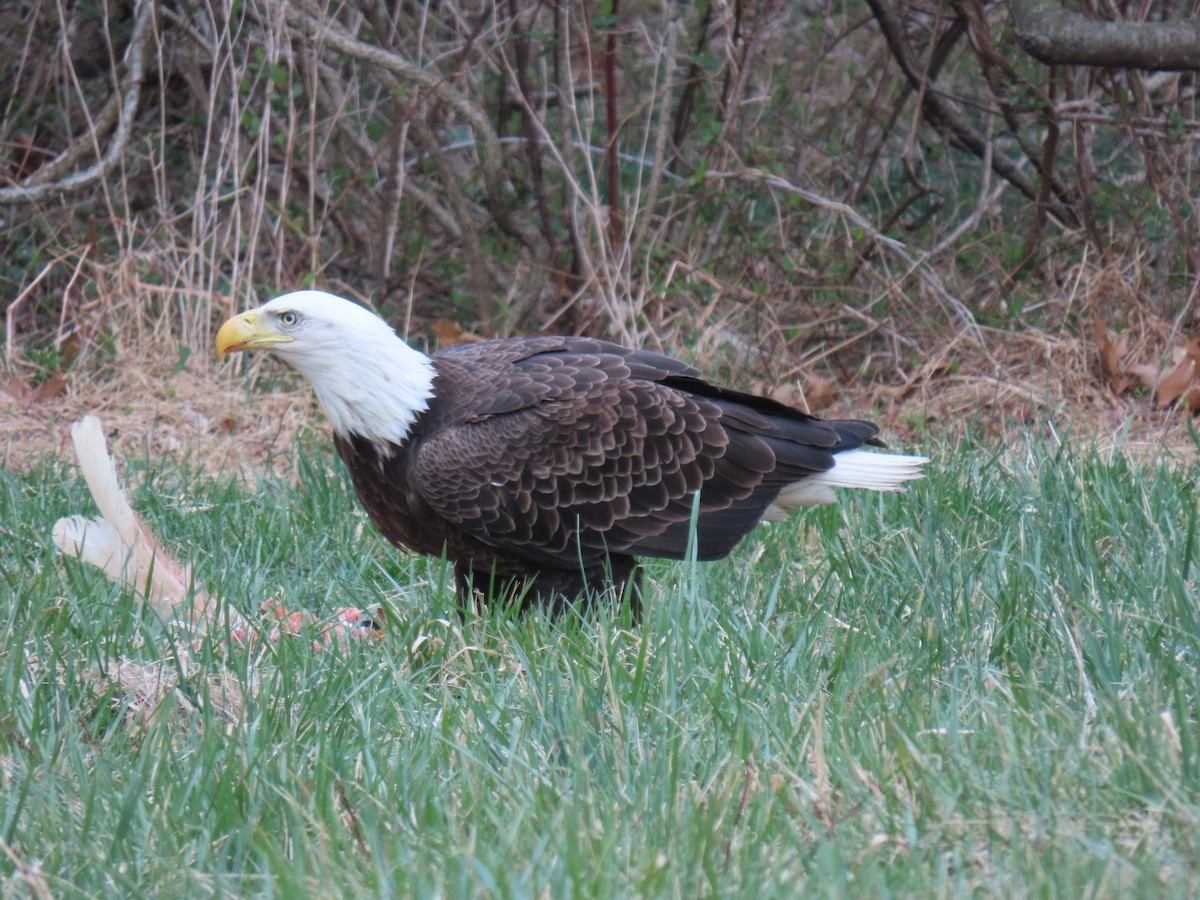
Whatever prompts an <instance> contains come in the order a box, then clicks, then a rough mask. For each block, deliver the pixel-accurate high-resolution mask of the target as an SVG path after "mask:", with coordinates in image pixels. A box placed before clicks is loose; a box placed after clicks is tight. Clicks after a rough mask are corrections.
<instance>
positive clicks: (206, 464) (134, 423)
mask: <svg viewBox="0 0 1200 900" xmlns="http://www.w3.org/2000/svg"><path fill="white" fill-rule="evenodd" d="M198 357H200V354H196V355H195V356H194V357H192V361H191V362H189V364H188V365H186V366H183V367H180V366H179V365H178V364H177V363H178V359H179V354H178V352H177V349H175V348H169V349H166V350H164V351H163V352H161V353H156V352H154V351H151V352H150V353H149V354H147V353H144V352H143V353H141V354H139V355H138V357H137V358H136V359H134V358H123V357H121V356H118V358H117V359H116V360H114V361H113V364H111V365H106V366H105V367H104V370H103V371H98V370H91V371H88V370H86V369H78V368H77V369H75V370H73V371H71V372H70V373H69V374H68V375H66V376H65V377H63V380H62V383H61V386H59V387H57V389H56V390H54V391H53V394H52V395H51V396H46V393H47V392H45V391H41V392H39V389H40V387H41V386H40V385H39V386H30V384H29V382H28V381H26V380H24V379H23V378H21V376H20V375H13V376H9V377H8V379H7V380H4V379H0V455H2V458H3V461H4V464H5V465H6V466H8V467H10V468H12V469H16V470H26V469H28V468H29V467H31V466H32V465H34V464H36V463H37V462H38V461H40V460H42V459H44V458H45V457H47V456H61V457H63V458H65V459H71V458H72V457H73V451H72V449H71V434H70V430H71V425H72V423H74V422H75V421H77V420H78V419H80V418H82V417H83V416H85V415H88V414H92V415H95V416H98V417H99V418H100V420H101V422H102V423H103V425H104V430H105V433H106V435H107V437H108V439H109V442H110V444H111V446H112V450H113V454H114V457H115V458H116V459H118V460H123V459H128V458H131V457H149V458H151V459H155V458H160V457H169V458H186V459H187V460H188V461H189V462H190V463H191V464H193V465H195V466H196V467H198V468H200V469H201V470H203V471H205V472H208V473H210V474H213V475H234V476H236V477H239V478H242V477H248V476H250V475H252V474H253V473H254V472H259V471H264V470H268V469H269V470H273V471H275V472H277V473H280V474H283V473H286V472H287V471H288V469H289V467H290V460H291V448H292V446H293V443H294V441H295V439H296V436H297V434H298V433H299V432H300V431H302V430H303V429H305V428H313V427H317V428H319V427H320V424H319V422H318V418H319V411H318V409H317V405H316V401H315V399H314V397H313V394H312V391H311V390H310V389H309V388H308V387H307V385H305V384H302V383H301V382H300V381H299V380H298V379H296V378H294V377H292V376H291V375H290V373H289V374H288V375H286V376H281V377H280V378H278V379H276V381H279V382H280V385H279V386H275V387H273V389H271V390H265V391H264V390H256V389H255V388H254V387H253V385H254V384H255V382H256V381H257V379H256V378H254V377H253V376H252V377H250V378H246V377H243V376H240V375H238V374H237V373H236V371H235V369H234V365H236V363H230V364H228V365H225V366H219V365H218V364H217V363H216V361H215V360H214V361H212V362H211V363H209V362H207V361H200V362H197V361H195V360H196V358H198ZM273 374H279V373H273ZM45 383H46V382H43V383H42V384H43V385H44V384H45Z"/></svg>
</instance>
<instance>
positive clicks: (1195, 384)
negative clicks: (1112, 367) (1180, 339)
mask: <svg viewBox="0 0 1200 900" xmlns="http://www.w3.org/2000/svg"><path fill="white" fill-rule="evenodd" d="M1171 363H1172V364H1171V365H1170V366H1168V367H1164V368H1160V367H1159V366H1155V365H1151V364H1149V363H1139V364H1136V365H1131V366H1127V367H1126V370H1127V371H1128V372H1129V373H1130V374H1132V375H1134V376H1136V377H1137V379H1138V380H1139V381H1141V382H1142V384H1144V385H1145V386H1146V387H1147V388H1149V389H1150V390H1152V391H1154V405H1155V406H1156V407H1157V408H1159V409H1168V408H1170V407H1173V406H1175V405H1176V404H1179V403H1180V401H1182V404H1181V405H1182V406H1183V407H1185V408H1186V409H1188V410H1190V411H1191V412H1192V414H1193V415H1195V414H1196V413H1197V412H1200V340H1191V341H1188V343H1187V345H1186V346H1184V347H1177V348H1176V349H1175V352H1174V353H1172V354H1171Z"/></svg>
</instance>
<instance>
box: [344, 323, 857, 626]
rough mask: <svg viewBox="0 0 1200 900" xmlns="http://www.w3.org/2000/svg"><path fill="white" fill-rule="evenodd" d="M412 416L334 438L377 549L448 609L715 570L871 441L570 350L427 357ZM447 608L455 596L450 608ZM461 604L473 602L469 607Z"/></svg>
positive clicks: (554, 343)
mask: <svg viewBox="0 0 1200 900" xmlns="http://www.w3.org/2000/svg"><path fill="white" fill-rule="evenodd" d="M432 360H433V365H434V369H435V372H436V376H435V379H434V383H433V391H434V396H433V398H432V399H431V400H430V402H429V408H428V409H427V410H425V411H424V412H422V413H421V414H420V415H419V416H418V417H417V419H416V421H415V423H414V424H413V427H412V429H411V431H410V432H409V434H408V437H407V439H406V440H405V442H404V443H403V445H400V446H397V445H394V444H379V443H376V442H373V441H369V440H366V439H363V438H360V437H358V436H356V435H353V434H351V435H337V436H335V443H336V446H337V450H338V452H339V453H340V454H341V456H342V458H343V459H344V460H345V462H346V464H347V466H348V467H349V470H350V473H351V476H352V478H353V481H354V486H355V489H356V491H357V493H358V496H359V499H360V500H361V501H362V504H363V506H364V507H365V509H366V511H367V513H368V515H369V516H370V518H371V520H372V521H373V522H374V523H375V525H376V526H377V527H378V528H379V530H380V531H381V532H382V533H383V534H384V536H385V537H387V539H388V540H389V541H391V542H392V543H394V544H397V545H399V546H404V547H408V548H410V549H412V550H415V551H417V552H420V553H427V554H435V555H436V554H441V553H443V552H444V553H445V554H446V557H447V558H448V559H450V560H451V561H453V562H454V563H455V568H456V576H457V579H458V587H459V591H460V596H461V597H462V599H466V598H467V597H470V596H472V592H479V593H481V594H482V595H483V596H485V597H486V596H496V595H497V594H507V593H508V592H510V591H512V590H514V589H524V588H525V587H526V586H528V588H529V590H528V593H526V594H525V595H524V596H525V598H526V602H536V603H542V604H548V605H551V606H554V607H558V606H560V605H561V604H562V603H563V602H564V601H570V600H574V599H575V598H577V597H580V596H585V595H591V594H598V593H600V592H601V591H603V590H605V589H606V588H607V587H609V586H615V587H616V589H617V590H618V591H620V592H624V591H625V590H626V588H627V587H629V588H630V589H631V591H632V594H631V600H632V602H633V603H634V604H635V606H636V604H637V603H638V602H639V597H638V568H637V564H636V560H635V557H637V556H659V557H668V558H672V559H678V558H681V557H682V556H684V554H685V553H686V552H687V549H688V544H689V535H690V531H691V529H690V524H691V519H692V514H693V506H694V505H695V498H696V495H697V493H699V503H698V516H697V522H696V534H695V540H696V554H697V557H698V558H699V559H702V560H708V559H717V558H719V557H722V556H725V555H726V554H727V553H729V551H730V550H732V549H733V547H734V546H735V545H736V544H737V543H738V541H740V540H741V538H742V537H744V536H745V535H746V533H747V532H749V531H750V530H751V529H752V528H753V527H754V526H755V525H756V524H757V523H758V522H759V521H760V520H762V519H763V517H764V514H765V512H766V510H767V508H768V507H769V506H770V505H771V504H772V502H773V501H775V499H776V497H777V496H778V495H779V493H780V491H781V489H783V488H784V487H786V486H788V485H793V484H795V483H796V482H798V481H801V480H803V479H804V478H805V477H806V476H809V475H815V474H817V473H820V472H825V471H827V470H829V469H831V468H832V467H833V465H834V454H835V453H838V452H842V451H845V450H851V449H854V448H857V447H859V446H861V445H863V444H878V441H877V440H876V439H875V435H876V433H877V431H878V429H877V428H876V427H875V426H874V425H872V424H870V423H869V422H862V421H857V420H843V421H823V420H819V419H816V418H814V417H812V416H809V415H806V414H804V413H802V412H799V411H798V410H795V409H792V408H790V407H787V406H784V405H782V404H779V403H776V402H774V401H772V400H769V399H767V398H763V397H756V396H753V395H750V394H743V393H740V392H737V391H732V390H729V389H725V388H720V387H717V386H715V385H711V384H709V383H707V382H705V381H703V380H702V379H701V378H700V376H699V373H698V372H696V371H695V370H694V369H692V368H690V367H689V366H686V365H684V364H683V363H680V362H678V361H677V360H673V359H670V358H669V357H665V356H662V355H660V354H656V353H652V352H649V351H645V350H627V349H625V348H623V347H620V346H617V345H615V344H610V343H607V342H604V341H598V340H591V339H587V338H557V337H533V338H517V339H512V340H506V341H492V342H486V343H480V344H465V345H460V346H456V347H451V348H449V349H446V350H443V351H441V352H439V353H437V354H435V355H434V356H433V357H432ZM464 595H465V596H464ZM476 596H478V594H476Z"/></svg>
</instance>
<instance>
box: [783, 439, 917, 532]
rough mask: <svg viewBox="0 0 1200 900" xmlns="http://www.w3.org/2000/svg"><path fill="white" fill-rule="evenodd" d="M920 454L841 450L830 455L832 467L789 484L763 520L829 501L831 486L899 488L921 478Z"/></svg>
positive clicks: (887, 489) (832, 493)
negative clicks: (906, 454) (905, 454)
mask: <svg viewBox="0 0 1200 900" xmlns="http://www.w3.org/2000/svg"><path fill="white" fill-rule="evenodd" d="M927 462H929V459H928V458H926V457H924V456H904V455H901V454H898V453H876V452H874V451H871V450H845V451H843V452H842V453H839V454H837V455H836V456H834V458H833V468H832V469H830V470H829V471H827V472H821V473H820V474H819V475H811V476H809V477H808V478H805V479H803V480H801V481H797V482H795V483H794V484H789V485H788V486H787V487H785V488H784V489H783V490H782V491H780V492H779V496H778V497H776V498H775V502H774V503H772V504H771V505H770V506H768V507H767V510H766V512H765V513H763V521H765V522H779V521H782V520H783V519H786V518H787V515H788V513H790V512H792V511H793V510H795V509H797V508H799V507H801V506H816V505H818V504H822V503H833V502H834V501H835V500H836V499H837V497H836V495H835V494H834V489H835V488H857V489H859V490H868V491H903V490H905V486H906V483H907V482H909V481H914V480H916V479H918V478H924V477H925V474H924V473H923V472H922V471H921V466H923V465H925V463H927Z"/></svg>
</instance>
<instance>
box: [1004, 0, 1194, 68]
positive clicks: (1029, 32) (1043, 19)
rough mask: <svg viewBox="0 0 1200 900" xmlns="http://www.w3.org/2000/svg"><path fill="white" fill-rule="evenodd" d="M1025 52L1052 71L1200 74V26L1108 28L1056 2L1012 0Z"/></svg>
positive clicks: (1123, 24)
mask: <svg viewBox="0 0 1200 900" xmlns="http://www.w3.org/2000/svg"><path fill="white" fill-rule="evenodd" d="M1008 9H1009V12H1010V13H1011V14H1012V18H1013V26H1014V28H1015V30H1016V34H1017V40H1018V41H1019V42H1020V44H1021V47H1022V48H1023V49H1024V50H1025V52H1026V53H1028V54H1029V55H1030V56H1032V57H1033V58H1034V59H1036V60H1038V61H1039V62H1043V63H1045V64H1046V65H1048V66H1055V65H1076V66H1099V67H1103V68H1110V69H1187V70H1193V71H1194V70H1198V69H1200V23H1197V22H1196V20H1194V19H1177V20H1174V21H1170V22H1130V21H1126V20H1122V21H1118V22H1104V21H1099V20H1096V19H1089V18H1088V17H1087V16H1085V15H1082V14H1080V13H1077V12H1072V11H1071V10H1068V9H1064V8H1063V7H1062V6H1060V5H1059V4H1058V3H1057V2H1056V0H1008Z"/></svg>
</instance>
